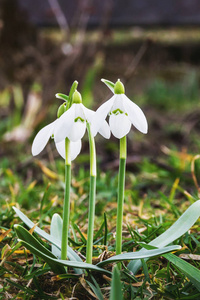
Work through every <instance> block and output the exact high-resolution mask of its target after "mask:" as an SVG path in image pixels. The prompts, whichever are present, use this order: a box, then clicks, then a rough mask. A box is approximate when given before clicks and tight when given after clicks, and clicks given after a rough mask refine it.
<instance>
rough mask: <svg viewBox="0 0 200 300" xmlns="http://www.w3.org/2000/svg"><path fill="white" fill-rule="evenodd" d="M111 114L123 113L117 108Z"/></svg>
mask: <svg viewBox="0 0 200 300" xmlns="http://www.w3.org/2000/svg"><path fill="white" fill-rule="evenodd" d="M111 114H114V115H118V114H124V112H123V111H122V110H121V109H119V108H117V109H115V110H113V111H112V112H111Z"/></svg>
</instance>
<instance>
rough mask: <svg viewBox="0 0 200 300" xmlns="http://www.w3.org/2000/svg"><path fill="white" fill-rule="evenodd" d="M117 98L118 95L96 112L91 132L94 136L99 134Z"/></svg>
mask: <svg viewBox="0 0 200 300" xmlns="http://www.w3.org/2000/svg"><path fill="white" fill-rule="evenodd" d="M115 96H116V95H114V96H113V97H112V98H110V100H108V101H106V102H105V103H104V104H102V105H101V106H100V107H99V108H98V109H97V111H96V112H95V114H94V116H93V118H92V121H91V132H92V135H93V136H95V135H96V134H97V132H98V131H99V129H100V127H101V126H102V123H103V121H104V120H105V119H106V117H107V115H108V114H109V112H110V110H111V108H112V106H113V103H114V101H115Z"/></svg>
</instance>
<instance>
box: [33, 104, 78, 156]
mask: <svg viewBox="0 0 200 300" xmlns="http://www.w3.org/2000/svg"><path fill="white" fill-rule="evenodd" d="M62 107H64V106H63V105H61V106H60V108H62ZM60 108H59V109H60ZM58 112H59V110H58ZM58 121H59V118H58V119H56V120H55V121H54V122H52V123H50V124H49V125H47V126H45V127H43V128H42V129H41V130H40V131H39V132H38V133H37V135H36V137H35V138H34V141H33V144H32V155H33V156H36V155H38V154H39V153H40V152H41V151H42V150H43V149H44V148H45V146H46V144H47V143H48V140H49V139H50V137H52V136H53V135H54V131H55V126H56V124H57V122H58ZM55 145H56V149H57V151H58V153H59V154H60V156H62V157H63V158H64V159H65V140H63V141H61V142H60V143H55ZM80 151H81V140H77V141H76V142H74V143H73V142H72V143H70V153H71V160H74V159H75V158H76V157H77V155H78V154H79V153H80Z"/></svg>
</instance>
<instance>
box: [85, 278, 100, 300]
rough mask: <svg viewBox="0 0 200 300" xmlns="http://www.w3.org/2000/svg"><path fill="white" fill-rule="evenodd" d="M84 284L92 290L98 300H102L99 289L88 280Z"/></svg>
mask: <svg viewBox="0 0 200 300" xmlns="http://www.w3.org/2000/svg"><path fill="white" fill-rule="evenodd" d="M86 282H87V284H88V285H89V286H90V287H91V289H92V290H93V292H94V294H95V295H96V296H97V298H98V299H99V300H104V298H103V295H102V293H101V290H100V287H98V288H97V287H96V286H95V285H94V284H93V283H91V282H89V281H88V280H86Z"/></svg>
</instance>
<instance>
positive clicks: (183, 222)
mask: <svg viewBox="0 0 200 300" xmlns="http://www.w3.org/2000/svg"><path fill="white" fill-rule="evenodd" d="M199 216H200V200H198V201H196V202H195V203H193V204H192V205H191V206H190V207H189V208H188V209H187V210H186V211H185V212H184V213H183V214H182V215H181V217H180V218H179V219H178V220H177V221H176V222H175V223H174V224H173V225H172V226H171V227H170V228H169V229H168V230H166V231H165V232H164V233H162V234H161V235H160V236H158V237H157V238H155V239H154V240H153V241H151V242H150V243H149V245H151V246H155V247H157V248H161V247H165V246H167V245H169V244H171V243H172V242H174V241H175V240H177V239H178V238H179V237H181V236H182V235H183V234H184V233H186V232H187V231H188V230H189V229H190V228H191V227H192V226H193V225H194V223H195V222H196V221H197V220H198V218H199ZM143 251H145V250H143V249H141V250H140V253H142V252H143ZM141 266H142V265H141V261H140V260H138V261H131V262H130V263H129V264H128V269H129V270H130V271H131V272H133V274H136V273H137V271H138V270H139V269H140V268H141Z"/></svg>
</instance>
